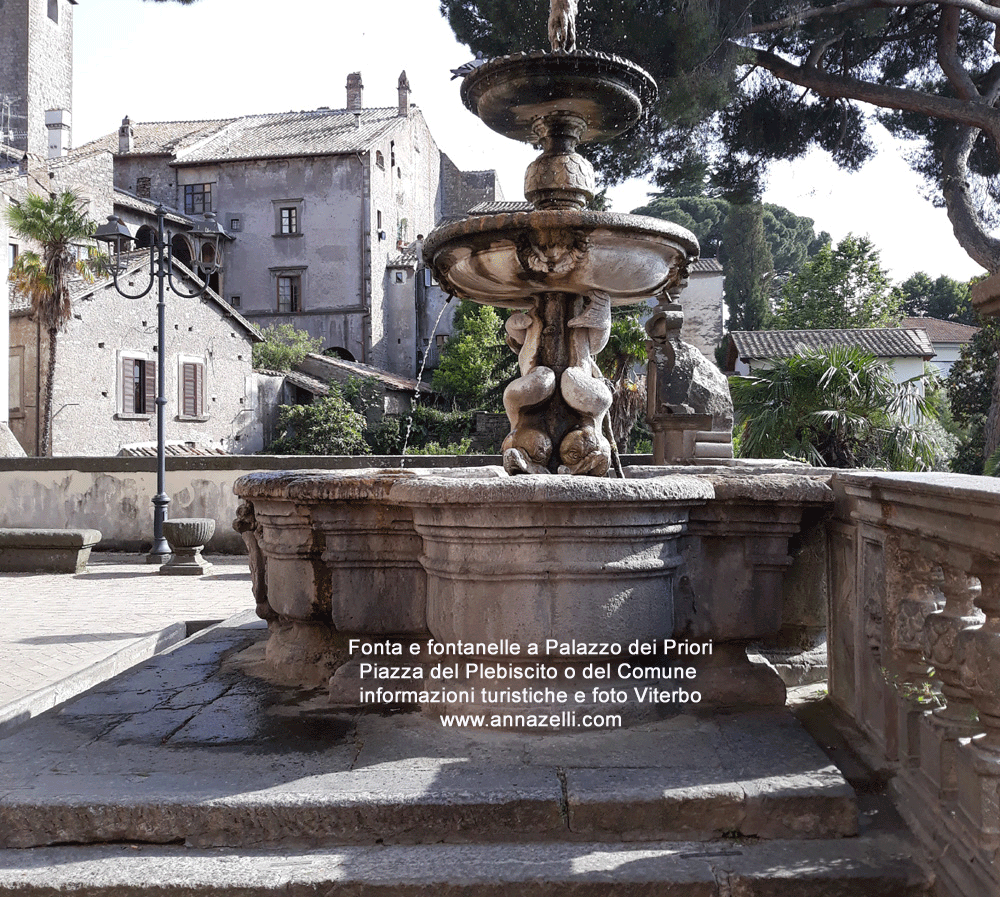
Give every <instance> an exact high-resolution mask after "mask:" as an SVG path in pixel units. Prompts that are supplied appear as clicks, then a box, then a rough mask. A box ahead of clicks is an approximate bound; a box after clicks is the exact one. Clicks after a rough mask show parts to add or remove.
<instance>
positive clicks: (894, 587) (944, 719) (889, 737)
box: [828, 472, 1000, 897]
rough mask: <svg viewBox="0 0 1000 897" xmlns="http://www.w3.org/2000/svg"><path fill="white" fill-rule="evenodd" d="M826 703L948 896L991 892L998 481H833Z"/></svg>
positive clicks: (995, 866)
mask: <svg viewBox="0 0 1000 897" xmlns="http://www.w3.org/2000/svg"><path fill="white" fill-rule="evenodd" d="M832 485H833V489H834V494H835V501H836V512H835V515H834V518H833V519H832V520H831V522H830V523H829V526H828V533H829V549H830V551H829V556H830V570H829V586H830V596H831V604H830V632H829V650H830V694H831V696H832V699H833V700H834V701H835V703H836V704H837V705H838V706H839V707H840V708H841V709H843V710H844V711H846V712H847V713H848V714H849V715H850V716H851V717H852V718H853V719H854V721H855V722H856V723H857V725H858V726H859V728H860V729H861V730H862V731H863V732H864V734H865V735H866V736H867V737H868V738H869V739H870V740H871V742H872V744H873V745H874V746H875V748H876V749H877V750H878V751H879V752H880V753H881V754H882V758H883V759H884V760H885V761H886V762H887V763H889V764H890V765H891V766H893V767H894V768H895V771H896V775H895V777H894V780H893V791H894V798H895V801H896V804H897V806H898V807H899V809H900V811H901V813H902V815H903V817H904V818H905V820H906V822H907V824H908V825H909V826H910V828H911V829H912V830H913V831H914V833H915V834H916V835H917V836H918V837H919V838H920V839H921V841H922V842H923V844H924V846H925V848H926V850H927V859H928V860H929V861H930V862H931V863H932V865H933V866H934V869H935V872H936V874H937V875H938V876H939V878H940V879H941V881H942V883H943V884H944V886H945V891H946V892H950V893H953V894H956V895H957V894H961V895H963V897H978V895H983V897H986V895H995V894H997V893H998V892H1000V863H998V860H1000V481H998V480H994V479H990V478H985V477H970V476H958V475H953V474H920V475H911V474H899V473H871V472H864V473H862V472H857V473H854V472H838V473H837V474H836V475H835V476H834V478H833V482H832Z"/></svg>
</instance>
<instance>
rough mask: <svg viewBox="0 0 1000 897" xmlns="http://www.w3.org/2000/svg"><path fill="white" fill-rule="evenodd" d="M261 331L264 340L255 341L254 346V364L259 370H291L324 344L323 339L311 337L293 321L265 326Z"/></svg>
mask: <svg viewBox="0 0 1000 897" xmlns="http://www.w3.org/2000/svg"><path fill="white" fill-rule="evenodd" d="M260 333H261V336H263V337H264V342H262V343H254V347H253V366H254V368H256V369H257V370H266V371H290V370H291V369H292V368H293V367H295V365H297V364H298V363H299V362H300V361H302V359H304V358H305V357H306V355H308V354H309V353H310V352H318V351H319V349H320V347H321V346H322V345H323V340H321V339H319V338H318V337H317V338H314V337H311V336H310V335H309V334H308V333H307V332H306V331H305V330H300V329H299V328H298V327H296V326H295V325H294V324H291V323H285V324H275V325H274V326H273V327H264V328H262V329H261V331H260Z"/></svg>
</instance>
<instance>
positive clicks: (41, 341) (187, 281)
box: [9, 256, 263, 455]
mask: <svg viewBox="0 0 1000 897" xmlns="http://www.w3.org/2000/svg"><path fill="white" fill-rule="evenodd" d="M174 270H175V279H177V280H178V282H179V283H178V285H179V288H180V289H181V290H184V291H185V292H194V291H195V289H196V288H197V287H196V285H195V283H194V281H193V280H192V279H191V278H190V277H189V275H188V274H187V272H186V271H183V270H182V269H181V268H180V267H179V266H175V269H174ZM147 272H148V259H147V258H145V257H144V256H139V257H137V258H136V259H135V260H134V262H133V263H132V265H131V267H130V268H128V269H127V270H126V272H125V273H124V274H122V275H120V277H119V282H120V283H121V285H122V286H123V287H124V288H127V289H132V290H134V291H136V292H140V291H141V290H142V289H143V288H144V287H145V285H146V284H147V283H148V282H149V275H148V273H147ZM156 302H157V290H156V285H155V284H154V285H153V289H152V290H151V291H150V292H149V293H148V294H147V295H146V296H145V297H143V298H141V299H123V298H122V297H121V296H119V295H118V293H117V292H116V291H115V289H114V286H113V284H112V282H111V280H110V279H104V280H102V281H99V282H96V283H93V284H85V283H83V282H82V281H81V282H78V283H77V285H76V286H75V288H74V293H73V317H72V319H71V320H70V321H69V323H68V324H67V325H66V328H65V329H64V330H63V331H62V332H61V333H60V334H59V337H58V341H57V352H56V376H55V386H54V397H53V403H52V454H53V455H78V454H94V455H115V454H118V453H119V452H121V451H123V450H127V449H129V447H132V448H135V447H137V446H143V445H149V444H152V443H155V441H156V412H155V405H154V401H153V400H154V398H155V391H156V378H157V375H156V359H157V313H156ZM13 303H14V304H13V308H12V310H11V316H10V343H11V348H10V352H11V356H10V358H11V365H10V373H11V383H10V391H9V394H10V401H11V409H10V427H11V430H12V431H13V433H14V435H15V436H16V437H17V439H18V441H19V442H20V443H21V445H22V446H23V447H24V449H25V451H26V452H27V453H28V454H37V449H38V445H39V442H40V439H39V436H40V425H39V415H38V410H39V408H40V407H41V404H42V403H41V390H42V388H43V383H44V377H45V370H46V366H47V364H48V357H49V356H48V338H47V335H46V334H45V333H44V332H40V331H39V328H38V326H37V324H36V323H35V321H33V320H32V318H31V316H30V314H29V309H28V308H27V306H26V303H25V301H24V300H23V299H21V298H19V297H17V296H15V297H14V298H13ZM166 305H167V309H168V315H167V334H168V339H167V342H166V358H167V367H166V371H165V375H166V393H165V395H166V398H167V406H166V407H167V415H166V422H165V423H166V429H165V435H166V440H167V442H168V443H171V444H175V445H176V444H186V443H191V444H195V445H197V446H200V447H202V448H204V449H221V450H223V451H226V452H230V453H233V454H246V453H251V452H254V451H259V450H260V449H261V448H262V447H263V433H262V429H261V420H262V416H263V413H262V409H261V408H260V407H258V406H259V404H260V403H259V401H258V392H257V378H256V376H255V375H254V373H253V367H252V357H251V356H252V347H253V344H254V343H255V342H258V341H259V340H260V335H259V333H258V332H257V330H256V329H255V328H254V327H253V325H252V324H250V323H249V322H248V321H247V320H246V319H245V318H243V317H242V316H241V315H240V314H239V313H238V312H236V311H235V310H234V309H233V308H231V307H230V306H229V305H227V304H226V303H225V302H223V301H222V299H221V298H220V297H218V296H217V295H215V294H213V293H212V292H209V293H207V294H206V295H205V296H204V297H203V298H195V299H187V298H184V297H183V296H180V295H178V294H177V293H174V292H173V291H172V290H170V289H169V288H168V291H167V293H166Z"/></svg>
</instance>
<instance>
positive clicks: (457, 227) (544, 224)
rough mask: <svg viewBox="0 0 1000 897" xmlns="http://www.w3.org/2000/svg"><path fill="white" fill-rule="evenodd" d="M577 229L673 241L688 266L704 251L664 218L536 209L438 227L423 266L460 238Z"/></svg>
mask: <svg viewBox="0 0 1000 897" xmlns="http://www.w3.org/2000/svg"><path fill="white" fill-rule="evenodd" d="M574 228H579V229H584V230H591V231H593V230H609V231H619V232H621V234H620V235H621V236H623V237H626V236H632V235H634V236H649V237H659V238H661V239H667V240H671V241H673V242H675V243H677V244H678V246H677V248H678V249H680V250H682V251H683V253H684V254H685V255H686V257H687V260H688V261H689V262H693V261H695V260H697V258H698V253H699V252H700V251H701V247H700V246H699V244H698V238H697V237H696V236H695V235H694V234H693V233H691V231H689V230H688V229H687V228H685V227H681V226H680V225H679V224H674V223H673V222H671V221H664V220H663V219H662V218H651V217H649V216H647V215H631V214H629V213H627V212H595V211H592V210H590V209H534V210H532V211H530V212H501V213H500V214H497V215H474V216H471V217H469V218H463V219H462V220H461V221H455V222H453V223H451V224H445V225H443V226H441V227H437V228H435V229H434V230H432V231H431V232H430V233H429V234H428V235H427V238H426V239H425V240H424V245H423V257H424V262H425V263H426V264H428V265H433V263H434V257H435V256H436V255H437V253H438V252H440V251H441V250H442V249H443V248H444V247H445V246H446V245H448V244H449V243H452V242H453V241H455V240H456V239H458V238H461V237H477V236H483V235H488V234H493V233H496V234H498V235H499V234H502V233H504V232H507V233H508V234H512V233H517V232H521V231H530V230H538V231H541V230H552V229H574ZM508 239H510V237H509V236H508Z"/></svg>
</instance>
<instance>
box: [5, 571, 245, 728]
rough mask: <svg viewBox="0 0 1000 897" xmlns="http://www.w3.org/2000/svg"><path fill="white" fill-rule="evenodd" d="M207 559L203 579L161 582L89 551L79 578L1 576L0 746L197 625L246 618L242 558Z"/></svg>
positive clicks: (154, 575)
mask: <svg viewBox="0 0 1000 897" xmlns="http://www.w3.org/2000/svg"><path fill="white" fill-rule="evenodd" d="M208 560H209V561H211V562H212V563H213V564H214V565H215V566H214V569H213V570H212V572H211V574H209V575H207V576H201V577H193V576H192V577H177V576H160V575H159V574H158V572H157V570H158V567H157V565H155V564H147V563H145V558H144V557H143V556H142V555H138V554H136V555H126V554H110V553H108V554H105V553H97V552H95V553H93V554H92V555H91V558H90V565H89V572H87V573H85V574H80V575H77V576H73V575H67V574H43V573H3V574H0V614H2V619H3V627H0V738H2V737H4V736H5V735H7V734H9V733H10V732H12V731H13V730H14V729H15V728H17V727H18V726H19V725H21V724H22V723H23V722H24V721H26V720H27V719H29V718H31V717H33V716H36V715H38V714H39V713H41V712H43V711H45V710H47V709H49V708H50V707H52V706H54V705H55V704H57V703H61V702H62V701H64V700H66V699H68V698H70V697H72V696H74V695H76V694H79V693H80V692H81V691H85V690H86V689H88V688H91V687H92V686H93V685H95V684H97V683H99V682H102V681H104V680H105V679H108V678H109V677H111V676H113V675H116V674H117V673H119V672H121V671H122V670H124V669H127V668H128V667H130V666H132V665H134V664H136V663H139V662H140V661H142V660H145V659H146V658H147V657H150V656H151V655H152V654H155V653H157V652H158V651H162V650H164V649H165V648H167V647H169V646H170V645H173V644H176V643H177V642H179V641H181V640H182V639H184V638H185V637H187V635H188V634H189V633H190V632H191V631H192V630H193V629H196V628H197V624H200V623H204V622H205V621H219V620H224V619H226V618H228V617H230V616H232V615H233V614H234V613H237V612H239V611H243V610H246V609H247V608H251V609H252V608H253V606H254V602H253V594H252V592H251V587H250V573H249V570H248V568H247V561H246V558H245V557H239V556H219V555H216V556H213V557H210V558H209V559H208ZM191 624H195V625H191Z"/></svg>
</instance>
